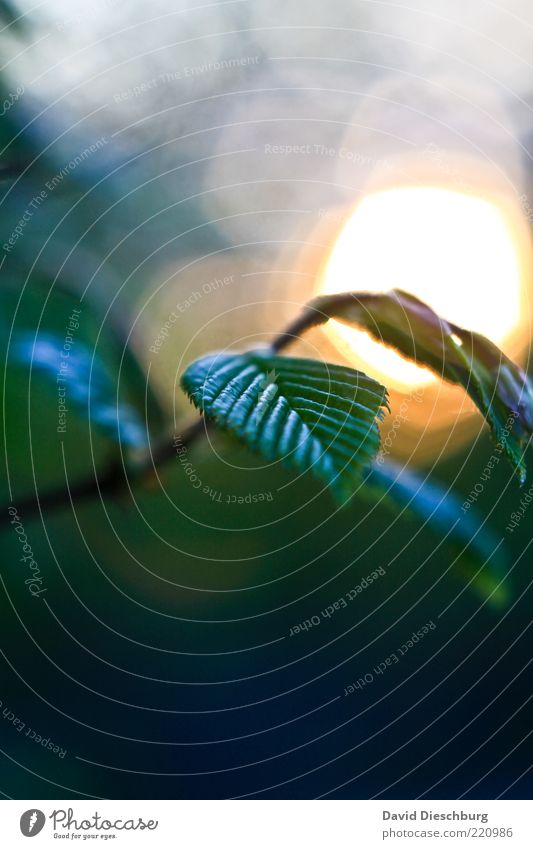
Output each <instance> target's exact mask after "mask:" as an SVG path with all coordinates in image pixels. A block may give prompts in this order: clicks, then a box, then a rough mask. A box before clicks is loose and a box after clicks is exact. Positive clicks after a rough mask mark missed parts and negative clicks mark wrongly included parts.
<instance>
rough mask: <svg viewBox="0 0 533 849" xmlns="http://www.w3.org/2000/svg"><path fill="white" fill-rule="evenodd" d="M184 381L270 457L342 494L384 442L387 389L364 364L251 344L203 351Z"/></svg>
mask: <svg viewBox="0 0 533 849" xmlns="http://www.w3.org/2000/svg"><path fill="white" fill-rule="evenodd" d="M181 383H182V386H183V388H184V390H185V391H186V392H187V394H188V395H189V397H190V398H191V400H192V401H193V403H194V404H195V405H196V406H197V407H199V409H200V410H201V411H202V412H203V413H205V415H206V416H207V417H209V418H212V419H214V420H215V421H216V422H217V424H218V425H219V426H221V427H222V428H224V429H227V430H229V431H231V432H232V433H234V434H235V435H236V436H238V437H239V439H241V440H242V441H243V442H245V443H246V444H247V445H248V446H249V447H250V448H252V449H253V450H254V451H257V452H259V453H261V454H262V455H263V456H264V457H265V458H266V459H267V460H270V461H276V460H280V461H281V462H282V463H283V464H284V465H285V466H286V467H288V468H292V469H295V470H296V471H298V472H306V471H309V472H310V473H311V474H313V475H314V476H315V477H316V478H317V479H318V480H320V481H322V482H324V483H325V484H327V486H328V487H330V488H331V490H332V491H333V493H334V495H335V497H336V498H337V499H338V500H339V501H344V500H345V499H346V498H347V497H349V496H350V495H351V494H352V492H353V491H354V488H355V487H356V486H357V484H358V483H359V482H360V481H361V474H362V471H363V470H364V469H365V468H366V467H367V466H368V463H369V462H370V461H371V460H372V459H373V458H374V457H375V456H376V454H377V452H378V450H379V445H380V438H379V428H378V424H377V420H378V419H379V420H381V419H382V418H383V414H384V411H383V407H384V406H387V391H386V389H385V388H384V387H383V386H381V384H379V383H377V382H376V381H375V380H373V379H372V378H370V377H367V376H366V375H365V374H363V373H362V372H358V371H354V370H353V369H350V368H343V367H341V366H336V365H330V364H328V363H322V362H318V361H316V360H304V359H294V358H289V357H278V356H275V355H272V354H270V353H268V352H263V351H250V352H248V353H244V354H225V353H218V354H213V355H210V356H206V357H203V358H202V359H200V360H197V361H196V362H194V363H193V364H192V365H190V366H189V367H188V369H187V370H186V372H185V374H184V375H183V377H182V379H181Z"/></svg>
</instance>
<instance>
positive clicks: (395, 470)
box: [362, 460, 510, 607]
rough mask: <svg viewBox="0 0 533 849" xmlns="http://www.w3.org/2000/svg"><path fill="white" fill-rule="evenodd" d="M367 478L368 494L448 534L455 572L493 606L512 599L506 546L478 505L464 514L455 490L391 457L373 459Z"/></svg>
mask: <svg viewBox="0 0 533 849" xmlns="http://www.w3.org/2000/svg"><path fill="white" fill-rule="evenodd" d="M365 483H366V486H365V487H364V489H363V490H362V494H363V495H366V496H372V498H373V499H374V500H375V499H379V500H380V501H381V500H383V502H384V503H385V504H388V505H389V506H390V507H391V508H392V509H393V510H394V512H395V514H396V515H397V514H398V507H401V508H403V510H407V511H408V512H411V513H412V514H413V515H414V516H416V517H417V518H418V519H422V520H423V521H424V523H425V524H427V526H428V527H429V528H430V529H431V530H432V531H433V532H434V533H435V534H436V536H437V537H438V538H439V539H441V540H443V539H444V543H443V544H444V545H445V546H446V547H447V548H451V550H452V551H453V553H454V555H455V561H454V564H453V571H454V572H456V573H457V575H458V576H459V577H460V578H461V579H462V580H463V581H464V580H466V581H467V582H468V585H469V586H470V587H471V588H472V589H473V590H475V591H476V592H477V594H478V595H479V596H480V597H481V598H483V600H488V601H489V603H490V604H491V606H493V607H502V606H504V605H505V604H507V603H508V601H509V599H510V588H509V581H508V580H506V579H505V575H506V573H507V571H508V569H509V563H508V560H507V556H506V554H505V549H504V546H502V545H501V540H498V538H497V537H496V536H495V534H494V533H493V532H492V531H491V529H490V527H489V526H488V524H487V522H486V520H485V519H484V517H483V516H482V515H481V514H480V513H478V512H477V511H476V510H475V509H473V510H469V511H468V513H465V512H464V511H462V510H461V502H460V501H459V499H458V498H457V496H455V495H454V494H453V492H451V491H450V490H447V489H445V488H444V487H443V486H442V485H441V484H439V483H438V482H437V481H435V480H434V479H432V480H431V481H428V480H425V479H424V478H423V477H421V476H420V475H419V474H417V473H416V472H414V471H412V469H406V468H403V467H402V466H400V465H398V464H396V463H393V462H392V461H389V460H387V461H386V462H384V463H374V464H373V465H372V467H371V468H370V469H369V472H368V475H367V477H366V480H365Z"/></svg>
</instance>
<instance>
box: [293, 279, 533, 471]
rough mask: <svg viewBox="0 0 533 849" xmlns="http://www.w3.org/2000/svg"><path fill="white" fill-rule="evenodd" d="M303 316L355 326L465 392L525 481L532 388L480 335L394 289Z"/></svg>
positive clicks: (316, 304)
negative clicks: (330, 319)
mask: <svg viewBox="0 0 533 849" xmlns="http://www.w3.org/2000/svg"><path fill="white" fill-rule="evenodd" d="M308 310H309V311H310V312H311V311H315V312H316V320H315V321H313V319H312V318H311V320H310V321H308V324H311V323H315V324H317V323H322V322H324V321H327V319H328V318H334V319H337V320H338V321H342V322H344V323H345V324H350V325H357V326H358V327H362V328H364V329H365V330H367V331H368V332H369V333H371V334H372V335H373V336H374V337H375V338H376V339H377V340H378V341H379V342H382V343H384V344H385V345H390V346H392V347H393V348H396V349H397V350H398V351H399V352H400V353H401V354H403V355H404V356H406V357H408V358H409V359H412V360H415V361H416V362H417V363H418V364H419V365H423V366H429V367H430V368H431V369H432V370H433V371H435V372H436V373H437V374H438V375H439V376H440V377H442V378H443V379H444V380H448V381H450V382H451V383H456V384H459V385H461V386H463V387H464V389H466V391H467V392H468V394H469V395H470V396H471V398H472V399H473V401H474V403H475V404H476V405H477V407H478V408H479V410H480V411H481V413H482V414H483V415H484V416H485V418H486V420H487V422H488V424H489V426H490V429H491V431H492V435H493V438H494V440H495V441H496V443H497V444H498V447H499V449H500V451H502V452H503V453H505V454H506V455H507V457H508V458H509V460H510V462H511V464H512V465H513V466H514V468H515V469H516V471H517V473H518V475H519V477H520V482H521V483H523V482H524V481H525V478H526V464H525V459H524V450H525V447H526V445H527V443H528V441H529V439H530V437H531V435H532V433H533V388H532V385H531V382H530V380H529V378H528V376H527V375H526V374H525V372H524V371H523V370H522V369H521V368H520V367H519V366H517V365H516V364H515V363H513V362H512V361H511V360H510V359H509V358H508V357H506V356H505V354H504V353H503V352H502V351H500V349H499V348H498V347H497V346H496V345H494V344H493V343H492V342H490V341H489V340H488V339H486V338H485V337H484V336H482V335H481V334H479V333H473V332H472V331H469V330H464V329H463V328H462V327H458V326H457V325H456V324H453V323H452V322H450V321H446V320H445V319H442V318H440V316H438V315H437V314H436V313H435V312H434V311H433V310H432V309H431V308H430V307H428V306H427V305H426V304H424V303H423V302H422V301H420V300H418V298H415V297H414V296H413V295H409V294H408V293H406V292H402V291H400V290H399V289H395V290H393V291H391V292H388V293H385V294H370V293H347V294H343V295H333V296H325V297H321V298H317V299H315V300H314V301H312V302H311V304H310V305H309V307H308Z"/></svg>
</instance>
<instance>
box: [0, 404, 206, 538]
mask: <svg viewBox="0 0 533 849" xmlns="http://www.w3.org/2000/svg"><path fill="white" fill-rule="evenodd" d="M205 431H206V422H204V420H203V419H198V420H197V421H195V422H194V423H192V424H190V425H189V426H188V427H187V428H186V429H185V430H184V431H183V433H181V435H180V438H181V445H183V446H188V445H191V444H192V443H193V442H194V441H195V440H196V439H197V438H198V437H199V436H201V435H202V434H203V433H205ZM175 456H176V449H175V447H174V437H173V436H169V435H165V436H164V437H161V438H160V439H159V440H158V441H157V442H156V443H155V444H154V445H153V446H152V449H151V451H149V452H147V453H146V454H145V455H143V457H142V458H141V459H140V460H135V461H130V462H129V463H128V464H127V465H126V464H124V462H123V461H122V460H118V459H117V460H115V461H114V462H113V463H112V464H111V465H110V466H109V467H108V468H107V469H105V470H104V471H103V472H102V474H101V475H95V476H94V477H90V478H87V479H86V480H82V481H80V482H79V483H74V484H72V485H71V486H70V487H68V488H67V487H65V486H62V487H58V488H56V489H51V490H49V491H48V492H45V493H44V494H43V495H39V493H35V495H30V496H27V497H26V498H23V499H21V500H19V499H17V500H16V504H14V505H13V506H16V508H17V512H18V513H19V514H20V515H21V516H24V517H25V519H30V520H31V519H32V518H35V517H36V516H38V515H39V514H40V513H42V512H43V511H44V510H47V509H52V510H55V509H61V508H62V507H67V506H68V505H69V504H70V501H71V499H72V502H73V503H75V504H79V503H80V502H83V501H87V500H89V499H91V498H95V497H96V496H98V495H100V497H102V496H104V495H110V494H116V493H118V492H121V491H124V490H125V489H126V487H127V484H128V483H129V484H131V483H138V482H140V481H142V480H143V479H144V478H146V477H147V476H148V475H150V474H151V473H152V472H153V471H154V469H155V468H157V467H158V466H161V465H163V464H164V463H166V462H168V461H169V460H171V459H172V458H173V457H175ZM9 506H11V505H5V506H4V508H3V509H2V511H1V513H0V527H1V526H5V525H7V524H9V520H10V516H9V514H8V512H7V511H8V507H9Z"/></svg>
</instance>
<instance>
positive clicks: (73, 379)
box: [9, 332, 148, 448]
mask: <svg viewBox="0 0 533 849" xmlns="http://www.w3.org/2000/svg"><path fill="white" fill-rule="evenodd" d="M64 342H65V340H64V338H60V337H59V336H56V335H54V334H51V333H43V334H41V335H39V337H38V338H37V339H36V338H35V335H34V334H32V333H26V332H20V333H16V334H15V336H14V338H13V341H12V346H11V353H10V359H9V364H10V365H11V366H16V365H19V366H27V365H29V364H31V367H32V369H33V370H34V371H36V372H38V373H40V374H41V375H42V376H43V377H45V378H46V379H47V380H49V381H52V382H53V383H54V384H56V385H57V387H58V389H61V390H62V391H64V392H65V404H64V406H65V407H66V408H67V409H66V413H65V415H67V414H68V412H69V409H70V405H73V406H74V407H75V408H76V409H77V411H78V412H81V413H82V414H85V415H87V416H88V421H89V422H90V423H91V425H92V426H96V427H97V428H100V429H101V430H102V431H103V432H104V433H105V434H106V435H107V436H108V437H109V438H110V439H112V440H114V441H116V442H120V443H122V444H124V445H126V446H127V447H129V448H144V447H146V446H147V444H148V436H147V432H146V427H145V425H144V422H143V418H142V416H141V414H140V413H139V412H138V411H137V410H136V409H135V408H134V407H133V406H131V405H130V404H126V403H122V402H121V403H119V402H118V399H117V386H116V384H115V382H114V380H113V378H112V377H111V374H110V373H109V371H108V370H107V369H106V367H105V365H104V364H103V362H102V361H101V360H100V359H99V358H98V357H97V356H93V354H92V352H91V350H90V349H89V348H86V347H85V346H84V345H83V344H81V343H80V342H79V341H76V344H75V347H73V348H71V349H70V350H69V351H67V352H65V349H64ZM65 353H67V354H68V356H65Z"/></svg>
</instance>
